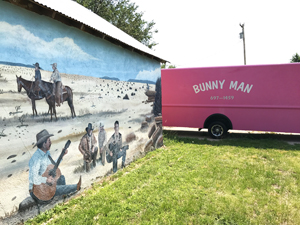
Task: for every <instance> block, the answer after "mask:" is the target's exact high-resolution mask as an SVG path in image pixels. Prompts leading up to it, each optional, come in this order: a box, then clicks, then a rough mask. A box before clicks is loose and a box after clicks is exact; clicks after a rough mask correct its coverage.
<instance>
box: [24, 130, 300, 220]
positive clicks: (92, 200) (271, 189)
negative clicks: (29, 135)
mask: <svg viewBox="0 0 300 225" xmlns="http://www.w3.org/2000/svg"><path fill="white" fill-rule="evenodd" d="M164 143H165V146H166V147H164V148H161V149H157V150H155V151H153V152H151V153H148V154H147V155H146V156H145V157H144V158H142V159H139V160H137V161H135V162H133V163H131V164H130V165H129V166H128V167H126V168H125V169H123V170H119V171H118V172H117V173H116V174H114V175H112V176H110V177H107V178H104V180H102V182H101V183H99V184H95V185H93V186H92V187H91V188H90V189H89V190H86V191H84V193H83V194H82V196H80V197H78V198H76V199H73V200H71V201H69V202H68V203H64V204H60V205H57V206H56V207H55V208H53V209H52V210H51V211H47V212H45V213H42V214H41V215H39V216H38V217H36V218H35V219H33V220H30V221H27V223H28V224H38V223H44V222H47V223H48V224H54V223H55V224H300V189H299V178H300V151H299V150H300V145H295V146H292V145H289V144H287V143H286V142H284V141H279V140H276V139H274V138H273V139H272V138H271V139H270V138H268V139H247V138H239V139H224V140H221V141H218V142H211V141H208V140H202V141H200V140H197V139H188V138H185V139H184V138H178V137H176V136H173V135H170V134H169V133H168V134H166V135H165V139H164ZM83 179H84V177H83Z"/></svg>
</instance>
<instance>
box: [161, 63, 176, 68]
mask: <svg viewBox="0 0 300 225" xmlns="http://www.w3.org/2000/svg"><path fill="white" fill-rule="evenodd" d="M160 68H161V69H172V68H176V66H175V65H169V66H167V64H166V63H162V64H161V65H160Z"/></svg>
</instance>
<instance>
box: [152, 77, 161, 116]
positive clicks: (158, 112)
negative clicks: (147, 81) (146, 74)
mask: <svg viewBox="0 0 300 225" xmlns="http://www.w3.org/2000/svg"><path fill="white" fill-rule="evenodd" d="M155 91H156V94H155V101H154V104H153V113H154V116H159V115H161V78H160V77H159V78H157V80H156V84H155Z"/></svg>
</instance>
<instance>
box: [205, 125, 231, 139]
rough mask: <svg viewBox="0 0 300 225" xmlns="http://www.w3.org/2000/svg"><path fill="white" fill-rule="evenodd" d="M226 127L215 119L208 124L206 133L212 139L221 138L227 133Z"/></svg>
mask: <svg viewBox="0 0 300 225" xmlns="http://www.w3.org/2000/svg"><path fill="white" fill-rule="evenodd" d="M227 131H228V129H227V127H226V126H225V124H224V123H222V122H219V121H216V122H213V123H211V124H210V125H209V126H208V133H209V135H210V136H211V137H212V138H214V139H220V138H223V137H224V136H225V135H226V134H227Z"/></svg>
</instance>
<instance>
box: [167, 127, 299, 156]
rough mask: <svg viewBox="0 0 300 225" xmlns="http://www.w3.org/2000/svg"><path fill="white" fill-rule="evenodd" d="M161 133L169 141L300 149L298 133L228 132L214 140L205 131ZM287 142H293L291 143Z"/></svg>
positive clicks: (289, 149) (290, 149)
mask: <svg viewBox="0 0 300 225" xmlns="http://www.w3.org/2000/svg"><path fill="white" fill-rule="evenodd" d="M163 134H164V137H165V138H167V139H169V140H170V141H171V142H172V141H175V142H177V141H178V142H183V143H188V144H209V145H212V146H238V147H244V148H259V149H278V150H286V151H300V135H283V134H275V133H274V134H273V133H267V134H250V133H229V134H228V135H227V136H226V137H224V139H221V140H216V139H211V138H210V136H209V135H208V133H207V132H197V131H180V130H172V131H170V130H164V131H163ZM288 142H295V144H294V145H291V144H289V143H288Z"/></svg>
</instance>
